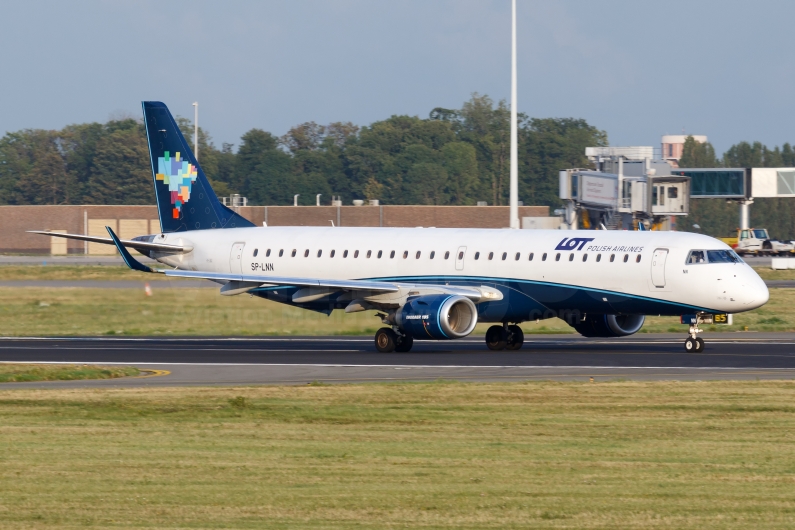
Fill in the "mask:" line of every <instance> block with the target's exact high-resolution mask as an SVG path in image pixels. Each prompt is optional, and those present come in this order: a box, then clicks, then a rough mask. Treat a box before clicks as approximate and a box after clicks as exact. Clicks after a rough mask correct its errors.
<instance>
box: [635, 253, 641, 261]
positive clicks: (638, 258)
mask: <svg viewBox="0 0 795 530" xmlns="http://www.w3.org/2000/svg"><path fill="white" fill-rule="evenodd" d="M635 263H640V254H638V257H637V258H635Z"/></svg>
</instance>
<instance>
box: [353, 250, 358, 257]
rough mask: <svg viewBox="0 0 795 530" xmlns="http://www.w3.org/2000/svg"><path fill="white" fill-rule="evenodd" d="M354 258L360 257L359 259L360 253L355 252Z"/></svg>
mask: <svg viewBox="0 0 795 530" xmlns="http://www.w3.org/2000/svg"><path fill="white" fill-rule="evenodd" d="M353 257H354V258H358V257H359V251H358V250H355V251H354V252H353Z"/></svg>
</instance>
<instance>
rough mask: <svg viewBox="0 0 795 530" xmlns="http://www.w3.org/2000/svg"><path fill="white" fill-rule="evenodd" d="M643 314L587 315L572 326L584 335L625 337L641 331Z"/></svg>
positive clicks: (644, 318) (643, 319) (643, 320)
mask: <svg viewBox="0 0 795 530" xmlns="http://www.w3.org/2000/svg"><path fill="white" fill-rule="evenodd" d="M645 320H646V317H645V316H643V315H586V317H585V318H584V319H583V320H581V321H579V322H577V323H575V324H572V325H571V327H573V328H574V329H576V330H577V333H579V334H580V335H582V336H583V337H625V336H627V335H632V334H633V333H637V332H638V331H640V328H641V327H642V326H643V322H645Z"/></svg>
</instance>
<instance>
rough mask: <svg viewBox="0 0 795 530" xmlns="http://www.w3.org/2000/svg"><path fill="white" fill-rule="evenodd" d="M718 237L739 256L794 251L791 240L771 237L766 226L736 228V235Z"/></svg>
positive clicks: (778, 253) (779, 254)
mask: <svg viewBox="0 0 795 530" xmlns="http://www.w3.org/2000/svg"><path fill="white" fill-rule="evenodd" d="M719 239H720V240H721V241H723V242H724V243H726V244H727V245H729V246H730V247H732V248H733V249H734V251H735V252H737V254H739V255H740V256H744V255H746V254H752V255H758V256H764V255H769V256H776V255H777V256H784V255H786V254H793V253H795V244H794V243H793V242H792V241H779V240H777V239H771V237H770V235H769V234H768V233H767V228H750V229H740V228H738V229H737V236H736V237H721V238H719Z"/></svg>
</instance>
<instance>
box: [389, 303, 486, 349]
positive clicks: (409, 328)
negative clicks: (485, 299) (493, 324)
mask: <svg viewBox="0 0 795 530" xmlns="http://www.w3.org/2000/svg"><path fill="white" fill-rule="evenodd" d="M395 322H396V323H397V325H398V326H399V327H400V329H402V330H403V331H404V332H405V333H407V334H408V335H411V336H412V337H414V339H417V340H423V339H425V340H446V339H460V338H462V337H466V336H467V335H469V334H470V333H472V330H474V329H475V324H477V323H478V310H477V309H476V308H475V304H474V303H472V300H470V299H469V298H467V297H466V296H460V295H444V294H440V295H429V296H420V297H418V298H413V299H409V301H407V302H406V304H405V305H404V306H403V307H401V308H400V309H398V311H397V313H396V314H395Z"/></svg>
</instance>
